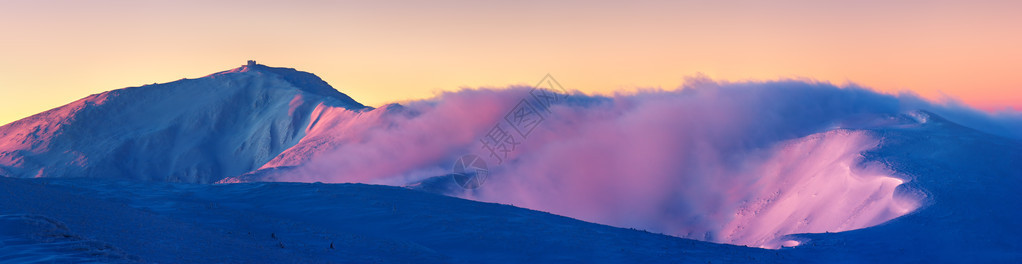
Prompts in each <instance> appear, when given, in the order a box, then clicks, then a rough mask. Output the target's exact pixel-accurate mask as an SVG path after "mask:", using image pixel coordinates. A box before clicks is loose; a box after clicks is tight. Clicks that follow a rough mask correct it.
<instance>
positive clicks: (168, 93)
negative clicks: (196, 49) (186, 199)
mask: <svg viewBox="0 0 1022 264" xmlns="http://www.w3.org/2000/svg"><path fill="white" fill-rule="evenodd" d="M370 109H371V108H369V107H366V106H364V105H362V104H360V103H358V102H356V101H355V100H353V99H351V98H350V97H348V96H347V95H344V94H342V93H340V92H338V91H337V90H334V89H333V88H332V87H330V86H329V85H328V84H327V83H326V82H324V81H323V80H321V79H320V78H319V77H316V76H315V75H313V74H310V73H307V72H301V71H297V70H294V69H289V68H273V67H267V66H264V65H259V64H255V63H249V64H248V65H245V66H242V67H239V68H236V69H232V70H229V71H224V72H219V73H215V74H212V75H209V76H205V77H202V78H197V79H182V80H179V81H175V82H170V83H166V84H153V85H145V86H141V87H131V88H125V89H119V90H114V91H109V92H104V93H100V94H95V95H91V96H89V97H86V98H84V99H81V100H78V101H75V102H72V103H70V104H67V105H64V106H61V107H58V108H55V109H52V110H49V111H46V112H43V113H40V114H37V115H34V116H31V117H28V118H25V119H22V120H19V121H16V122H13V123H10V124H7V125H5V126H2V127H0V174H3V175H5V176H9V177H22V178H25V177H89V178H118V179H136V180H149V181H170V182H194V183H211V182H215V181H218V180H220V179H222V178H224V177H229V176H238V175H241V174H244V173H247V172H249V171H252V170H254V169H257V168H260V167H261V166H263V165H264V164H265V163H267V162H268V161H270V160H271V159H273V158H275V157H276V156H277V155H279V154H280V153H281V152H284V151H285V150H287V149H288V148H290V147H292V146H294V145H295V144H297V143H298V142H299V140H301V139H302V138H303V137H305V136H306V134H307V132H308V130H309V128H310V127H315V126H316V123H317V122H319V121H320V118H319V116H320V115H322V114H323V112H330V111H337V112H344V113H346V114H347V116H353V115H357V114H358V113H359V112H362V111H367V110H370Z"/></svg>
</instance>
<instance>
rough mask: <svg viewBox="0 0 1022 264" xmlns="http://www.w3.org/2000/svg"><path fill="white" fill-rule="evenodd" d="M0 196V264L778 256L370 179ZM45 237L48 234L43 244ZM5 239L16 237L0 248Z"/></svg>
mask: <svg viewBox="0 0 1022 264" xmlns="http://www.w3.org/2000/svg"><path fill="white" fill-rule="evenodd" d="M0 193H2V194H4V195H5V197H8V198H9V199H3V200H0V215H4V216H3V217H0V231H4V230H21V231H20V232H18V233H14V234H11V233H9V232H0V241H3V242H4V243H5V245H4V246H3V247H0V263H3V262H11V263H25V262H29V261H39V262H45V261H48V260H54V261H57V262H63V261H67V262H134V261H141V262H157V263H217V262H240V263H338V262H340V263H523V262H530V263H553V262H556V263H596V262H617V263H636V262H641V263H677V262H698V263H706V262H708V261H713V262H718V261H724V262H753V261H781V260H784V259H785V258H789V256H787V254H778V253H777V252H771V251H768V250H764V249H757V248H747V247H741V246H732V245H721V244H713V243H708V242H700V241H694V240H688V239H681V238H677V237H670V236H665V235H659V234H652V233H648V232H643V231H637V230H631V229H622V228H614V227H609V226H604V225H598V224H592V223H587V222H582V221H579V220H574V219H570V218H566V217H562V216H557V215H552V214H548V213H542V212H537V211H532V210H527V209H521V208H516V207H512V206H507V205H500V204H491V203H480V202H474V201H468V200H463V199H458V198H453V197H446V196H441V195H436V194H430V193H424V192H419V191H414V190H408V189H404V188H397V187H387V186H379V185H363V184H315V183H313V184H308V183H246V184H228V185H204V184H182V183H143V182H136V181H117V180H108V179H12V178H0ZM10 218H17V219H18V220H16V221H9V220H8V219H10ZM21 219H28V220H21ZM36 222H45V223H46V227H47V228H37V229H27V230H26V229H20V228H21V226H24V225H29V224H33V223H36ZM52 234H57V236H58V238H57V240H59V241H56V242H55V241H53V240H54V238H53V236H54V235H52ZM64 235H67V236H70V237H72V238H70V239H64V238H63V237H64ZM64 240H70V241H64ZM9 241H22V242H18V244H15V247H11V246H9V245H11V242H9ZM331 246H333V248H331Z"/></svg>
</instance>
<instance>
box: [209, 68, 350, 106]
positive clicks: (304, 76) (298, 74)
mask: <svg viewBox="0 0 1022 264" xmlns="http://www.w3.org/2000/svg"><path fill="white" fill-rule="evenodd" d="M244 72H261V73H269V74H272V75H276V76H279V77H280V78H281V79H283V80H284V81H287V82H288V83H291V85H294V86H295V87H297V88H298V89H299V90H302V91H304V92H307V93H311V94H315V95H320V96H324V97H329V98H334V99H337V100H340V101H341V102H342V103H344V104H345V105H346V106H348V108H350V109H352V110H357V109H363V108H369V107H367V106H365V105H363V104H361V103H359V102H357V101H355V99H352V98H351V97H349V96H348V95H346V94H344V93H341V92H340V91H337V90H336V89H334V87H333V86H330V84H328V83H327V82H326V81H323V79H321V78H319V76H316V75H315V74H312V73H309V72H304V71H299V70H296V69H294V68H282V67H281V68H278V67H270V66H266V65H263V64H259V63H256V61H255V60H248V62H247V63H246V64H245V65H242V66H241V67H238V68H234V69H230V70H227V71H222V72H218V73H214V74H211V75H209V76H206V77H213V78H216V77H218V76H224V75H228V74H233V73H244Z"/></svg>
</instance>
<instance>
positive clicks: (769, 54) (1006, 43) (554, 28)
mask: <svg viewBox="0 0 1022 264" xmlns="http://www.w3.org/2000/svg"><path fill="white" fill-rule="evenodd" d="M894 2H895V1H847V2H839V1H770V2H767V1H641V0H639V1H618V2H614V1H532V0H523V1H468V0H439V1H286V2H285V1H263V0H246V1H191V0H183V1H154V0H137V1H108V0H97V1H51V0H34V1H23V0H0V24H2V25H4V26H3V27H0V124H6V123H8V122H12V121H15V120H17V119H20V118H23V117H27V116H29V115H32V114H35V113H38V112H41V111H45V110H47V109H51V108H54V107H57V106H60V105H63V104H66V103H69V102H71V101H74V100H77V99H80V98H82V97H85V96H87V95H89V94H94V93H99V92H103V91H108V90H113V89H118V88H123V87H130V86H139V85H144V84H151V83H164V82H170V81H174V80H178V79H181V78H197V77H202V76H205V75H207V74H210V73H213V72H217V71H222V70H227V69H231V68H235V67H238V66H240V65H242V64H244V63H245V61H246V60H249V59H252V60H257V61H258V62H259V63H261V64H265V65H269V66H274V67H291V68H297V69H299V70H303V71H308V72H312V73H315V74H317V75H318V76H320V77H322V78H323V79H324V80H326V81H327V82H328V83H330V84H331V85H333V86H334V87H335V88H337V89H338V90H340V91H341V92H344V93H346V94H348V95H350V96H351V97H353V98H355V99H356V100H358V101H360V102H362V103H365V104H367V105H371V106H380V105H383V104H385V103H388V102H395V101H406V100H414V99H421V98H428V97H433V96H435V95H437V94H439V93H441V92H443V91H451V90H458V89H460V88H461V87H503V86H507V85H512V84H533V83H534V82H536V81H539V80H540V79H541V78H542V77H543V76H544V75H546V74H548V73H549V74H551V75H553V76H555V77H556V78H557V80H558V81H559V82H560V83H561V84H562V85H564V86H565V88H567V89H570V90H579V91H583V92H586V93H591V94H609V93H614V92H622V91H623V92H630V91H635V90H637V89H647V88H655V89H665V90H673V89H677V87H678V86H680V85H682V84H683V83H684V80H685V79H686V78H687V77H692V76H708V77H710V78H713V79H715V80H727V81H744V80H777V79H787V78H796V79H812V80H819V81H827V82H832V83H835V84H839V85H840V84H847V83H856V84H859V85H863V86H867V87H872V88H874V89H877V90H879V91H882V92H886V93H900V92H911V93H916V94H919V95H921V96H923V97H926V98H930V99H933V100H937V101H941V100H960V101H961V102H963V103H965V104H968V105H970V106H973V107H977V108H980V109H984V110H987V111H1004V110H1007V109H1022V74H1018V69H1022V49H1020V48H1019V47H1022V16H1018V15H1017V14H1018V13H1020V12H1022V2H1018V1H897V2H896V3H894Z"/></svg>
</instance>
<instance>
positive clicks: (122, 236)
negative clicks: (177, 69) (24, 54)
mask: <svg viewBox="0 0 1022 264" xmlns="http://www.w3.org/2000/svg"><path fill="white" fill-rule="evenodd" d="M533 91H534V90H531V87H511V88H509V89H503V90H494V89H477V90H464V91H459V92H448V93H443V94H441V95H438V97H437V98H434V99H429V100H422V101H413V102H408V103H404V104H400V105H399V104H392V105H387V106H383V107H380V108H372V107H368V106H364V105H362V104H360V103H358V102H356V101H355V100H354V99H352V98H350V97H348V96H347V95H344V94H342V93H340V92H338V91H336V90H334V89H333V88H332V87H330V86H329V85H328V84H326V83H325V82H323V81H322V80H321V79H319V78H318V77H316V76H315V75H313V74H311V73H306V72H301V71H297V70H294V69H288V68H273V67H267V66H263V65H257V64H250V65H245V66H242V67H240V68H236V69H232V70H228V71H224V72H220V73H215V74H212V75H209V76H205V77H202V78H197V79H182V80H180V81H176V82H171V83H167V84H155V85H147V86H142V87H132V88H126V89H120V90H114V91H110V92H105V93H101V94H96V95H92V96H89V97H86V98H84V99H81V100H79V101H75V102H72V103H70V104H68V105H65V106H62V107H58V108H55V109H53V110H50V111H47V112H43V113H40V114H37V115H34V116H31V117H28V118H25V119H22V120H19V121H16V122H14V123H11V124H7V125H4V126H2V127H0V176H4V177H0V197H3V198H2V199H0V263H32V262H39V263H68V262H70V263H136V262H145V263H225V262H226V263H338V262H342V263H679V262H680V263H721V262H723V263H736V262H737V263H749V262H798V263H805V262H809V263H834V262H838V263H889V262H913V263H916V262H1006V263H1011V262H1020V261H1022V239H1019V237H1022V227H1019V225H1018V224H1017V223H1020V222H1022V219H1020V218H1022V214H1020V213H1019V212H1018V209H1019V208H1022V192H1019V191H1018V189H1019V186H1020V183H1022V172H1020V170H1019V169H1020V166H1019V165H1018V163H1017V162H1018V161H1019V160H1022V141H1020V139H1022V133H1020V132H1019V131H1022V125H1020V124H1022V121H1020V120H1022V118H1018V115H1013V114H1010V113H1009V114H1000V115H995V114H986V113H982V112H978V111H975V110H971V109H968V108H964V107H961V106H956V105H948V104H934V103H930V102H927V101H925V100H922V99H919V98H916V97H913V96H911V95H898V96H894V95H886V94H879V93H876V92H873V91H871V90H868V89H865V88H860V87H836V86H833V85H830V84H825V83H812V82H804V81H776V82H747V83H722V82H713V81H708V80H702V81H698V80H697V81H696V82H694V83H691V84H686V86H685V87H684V89H681V90H679V91H649V92H640V93H636V94H632V95H616V96H613V97H603V96H590V95H584V94H579V93H571V94H567V95H562V96H563V97H553V98H555V99H556V100H557V101H556V102H555V103H553V104H551V105H549V106H546V107H548V108H536V109H534V110H535V111H534V112H532V113H533V114H536V116H532V117H531V118H539V119H532V120H541V121H542V123H531V124H538V125H536V126H535V127H530V128H529V130H524V131H529V133H531V134H528V135H527V136H526V134H525V133H522V131H523V130H522V128H521V127H508V125H511V126H514V125H516V124H515V123H514V122H513V121H515V120H518V121H520V120H523V118H522V117H521V116H520V115H515V113H518V114H521V113H529V112H527V111H519V110H521V109H520V108H519V107H520V106H522V104H521V103H520V102H522V101H525V102H527V101H526V99H529V98H538V97H530V96H531V95H534V94H533ZM522 98H525V99H522ZM529 100H531V99H529ZM512 110H514V111H512ZM495 124H496V125H495ZM518 125H520V124H518ZM505 128H507V129H506V130H504V129H505ZM500 132H507V133H506V134H502V133H500ZM514 133H518V134H514ZM497 136H501V137H502V138H500V140H491V139H495V138H496V137H497ZM509 137H510V139H509ZM494 142H496V143H501V144H503V143H507V144H510V145H504V146H503V147H506V148H505V149H504V150H506V151H505V152H503V153H498V152H492V153H491V152H486V150H487V149H491V150H492V149H501V148H487V147H493V146H489V145H486V144H492V143H494ZM465 154H473V155H477V156H478V157H482V158H483V159H485V162H486V163H487V165H488V172H487V173H488V176H487V179H486V181H485V183H484V184H482V185H481V186H479V188H476V189H463V188H461V187H460V186H457V184H456V183H455V182H454V181H453V179H452V177H451V176H450V175H449V174H450V173H451V168H452V164H453V162H454V161H455V160H456V159H457V158H458V157H461V156H462V155H465ZM322 182H325V183H322ZM212 183H216V184H212Z"/></svg>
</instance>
